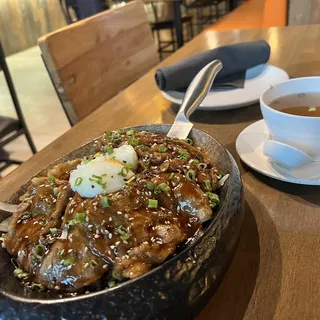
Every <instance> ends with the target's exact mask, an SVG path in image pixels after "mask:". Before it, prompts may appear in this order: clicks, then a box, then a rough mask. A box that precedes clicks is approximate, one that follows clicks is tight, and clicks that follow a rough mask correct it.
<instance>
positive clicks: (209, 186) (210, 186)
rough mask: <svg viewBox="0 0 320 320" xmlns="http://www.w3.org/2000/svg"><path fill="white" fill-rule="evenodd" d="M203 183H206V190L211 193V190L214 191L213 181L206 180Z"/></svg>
mask: <svg viewBox="0 0 320 320" xmlns="http://www.w3.org/2000/svg"><path fill="white" fill-rule="evenodd" d="M203 183H204V189H205V190H206V191H211V190H212V183H211V180H209V179H206V180H204V181H203Z"/></svg>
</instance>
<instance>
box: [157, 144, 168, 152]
mask: <svg viewBox="0 0 320 320" xmlns="http://www.w3.org/2000/svg"><path fill="white" fill-rule="evenodd" d="M166 151H167V148H166V147H165V146H160V147H159V149H158V152H160V153H164V152H166Z"/></svg>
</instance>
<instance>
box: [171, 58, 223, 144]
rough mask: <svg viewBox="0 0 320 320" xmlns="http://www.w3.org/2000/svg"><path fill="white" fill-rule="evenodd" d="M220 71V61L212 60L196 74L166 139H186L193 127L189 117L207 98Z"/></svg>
mask: <svg viewBox="0 0 320 320" xmlns="http://www.w3.org/2000/svg"><path fill="white" fill-rule="evenodd" d="M221 69H222V63H221V61H219V60H214V61H212V62H210V63H208V64H207V65H206V66H205V67H204V68H202V69H201V70H200V71H199V72H198V73H197V75H196V76H195V77H194V79H193V80H192V81H191V83H190V85H189V87H188V89H187V91H186V94H185V96H184V99H183V101H182V104H181V107H180V109H179V112H178V114H177V116H176V118H175V121H174V123H173V125H172V127H171V129H170V130H169V132H168V134H167V136H168V137H170V138H177V139H186V138H187V137H188V134H189V132H190V130H191V129H192V127H193V124H192V123H191V122H190V121H189V117H190V115H191V114H192V112H193V111H195V110H196V109H197V108H198V107H199V106H200V104H201V102H202V101H203V100H204V98H205V97H206V96H207V94H208V92H209V90H210V89H211V87H212V83H213V81H214V79H215V77H216V75H217V74H218V72H219V71H220V70H221ZM182 76H183V75H182Z"/></svg>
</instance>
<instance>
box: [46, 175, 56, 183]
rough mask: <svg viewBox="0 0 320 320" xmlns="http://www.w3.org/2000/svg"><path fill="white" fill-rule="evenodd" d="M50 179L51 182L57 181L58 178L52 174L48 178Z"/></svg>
mask: <svg viewBox="0 0 320 320" xmlns="http://www.w3.org/2000/svg"><path fill="white" fill-rule="evenodd" d="M48 180H49V182H50V183H55V182H56V178H55V177H54V176H50V177H49V178H48Z"/></svg>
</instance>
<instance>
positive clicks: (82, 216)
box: [75, 212, 86, 224]
mask: <svg viewBox="0 0 320 320" xmlns="http://www.w3.org/2000/svg"><path fill="white" fill-rule="evenodd" d="M85 221H86V214H85V213H84V212H78V213H77V214H76V216H75V222H76V223H77V224H78V223H84V222H85Z"/></svg>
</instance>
